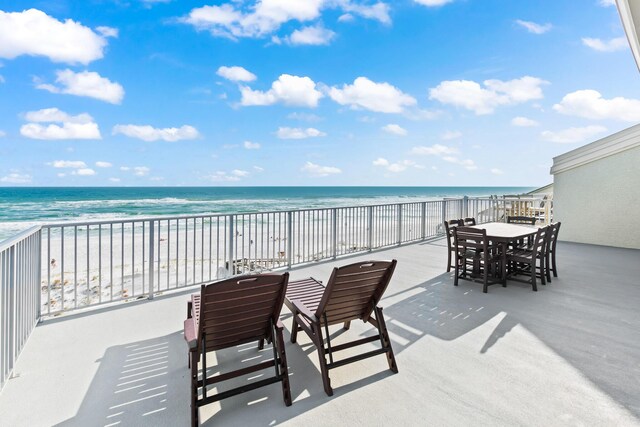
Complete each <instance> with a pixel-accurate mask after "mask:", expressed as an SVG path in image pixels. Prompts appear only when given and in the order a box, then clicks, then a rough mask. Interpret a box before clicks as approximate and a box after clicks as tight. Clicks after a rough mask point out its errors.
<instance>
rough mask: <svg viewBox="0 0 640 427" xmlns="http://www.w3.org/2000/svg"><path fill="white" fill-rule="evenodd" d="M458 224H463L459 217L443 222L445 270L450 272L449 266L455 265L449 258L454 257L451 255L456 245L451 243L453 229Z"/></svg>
mask: <svg viewBox="0 0 640 427" xmlns="http://www.w3.org/2000/svg"><path fill="white" fill-rule="evenodd" d="M460 225H464V224H463V222H462V220H460V219H450V220H449V221H445V222H444V230H445V233H446V235H447V254H448V256H447V272H450V271H451V268H452V267H455V265H453V264H451V260H452V259H454V257H453V256H452V255H453V254H454V253H455V251H456V247H455V245H454V244H453V229H454V228H455V227H458V226H460Z"/></svg>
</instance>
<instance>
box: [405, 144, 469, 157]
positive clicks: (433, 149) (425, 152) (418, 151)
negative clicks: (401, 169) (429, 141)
mask: <svg viewBox="0 0 640 427" xmlns="http://www.w3.org/2000/svg"><path fill="white" fill-rule="evenodd" d="M457 152H458V150H457V149H456V148H454V147H447V146H446V145H440V144H435V145H432V146H430V147H427V146H424V145H421V146H418V147H413V148H412V149H411V154H415V155H418V156H444V155H451V154H456V153H457Z"/></svg>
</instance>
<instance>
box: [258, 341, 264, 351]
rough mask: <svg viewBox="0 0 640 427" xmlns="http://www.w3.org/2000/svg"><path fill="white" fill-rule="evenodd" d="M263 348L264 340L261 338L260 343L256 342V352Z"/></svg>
mask: <svg viewBox="0 0 640 427" xmlns="http://www.w3.org/2000/svg"><path fill="white" fill-rule="evenodd" d="M263 348H264V338H261V339H260V341H258V350H262V349H263Z"/></svg>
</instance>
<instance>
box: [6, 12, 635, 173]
mask: <svg viewBox="0 0 640 427" xmlns="http://www.w3.org/2000/svg"><path fill="white" fill-rule="evenodd" d="M0 64H1V65H0V185H33V186H109V185H113V186H120V185H213V186H218V185H417V186H435V185H462V186H467V185H480V186H484V185H513V186H536V185H544V184H546V183H548V182H550V181H551V177H550V176H549V167H550V166H551V159H552V158H553V156H556V155H558V154H561V153H563V152H566V151H568V150H571V149H573V148H576V147H578V146H580V145H583V144H585V143H588V142H591V141H593V140H596V139H599V138H601V137H604V136H606V135H609V134H611V133H614V132H616V131H618V130H621V129H624V128H626V127H629V126H632V125H634V124H636V123H638V122H640V85H639V84H638V83H639V82H640V76H638V69H637V67H636V65H635V63H634V61H633V58H632V56H631V54H630V51H629V48H628V45H627V42H626V38H625V36H624V31H623V29H622V26H621V24H620V19H619V16H618V14H617V9H616V7H615V4H613V2H612V1H610V0H584V1H578V0H575V1H557V0H549V1H545V0H539V1H535V2H531V1H513V2H505V1H498V0H496V1H493V0H482V1H481V0H449V1H447V0H399V1H393V2H390V1H388V2H383V1H377V0H262V1H258V2H256V1H240V0H237V1H231V0H227V1H209V2H202V1H199V2H190V1H177V0H174V1H169V0H147V1H143V0H129V1H125V0H93V1H92V0H87V1H73V2H72V1H63V0H60V1H55V2H52V1H35V2H33V1H32V2H24V1H15V0H12V1H6V0H0Z"/></svg>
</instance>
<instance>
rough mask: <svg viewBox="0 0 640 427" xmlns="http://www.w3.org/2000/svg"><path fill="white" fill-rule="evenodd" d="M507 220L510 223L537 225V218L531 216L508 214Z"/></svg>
mask: <svg viewBox="0 0 640 427" xmlns="http://www.w3.org/2000/svg"><path fill="white" fill-rule="evenodd" d="M507 222H508V223H509V224H526V225H536V219H535V218H534V217H531V216H508V217H507Z"/></svg>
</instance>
